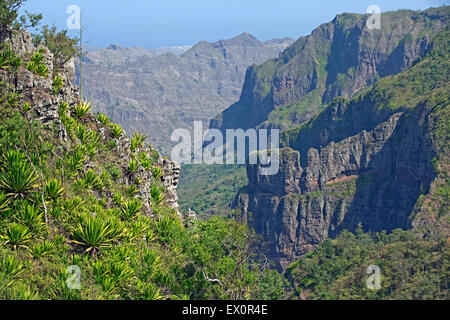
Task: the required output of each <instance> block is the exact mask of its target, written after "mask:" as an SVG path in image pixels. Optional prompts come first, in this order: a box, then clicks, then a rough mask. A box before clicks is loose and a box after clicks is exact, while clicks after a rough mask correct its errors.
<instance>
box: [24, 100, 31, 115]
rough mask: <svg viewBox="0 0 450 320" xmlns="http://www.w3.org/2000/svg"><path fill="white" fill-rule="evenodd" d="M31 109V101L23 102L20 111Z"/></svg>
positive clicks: (26, 111)
mask: <svg viewBox="0 0 450 320" xmlns="http://www.w3.org/2000/svg"><path fill="white" fill-rule="evenodd" d="M31 109H32V106H31V103H29V102H25V103H24V104H23V105H22V111H23V112H24V113H28V112H30V110H31Z"/></svg>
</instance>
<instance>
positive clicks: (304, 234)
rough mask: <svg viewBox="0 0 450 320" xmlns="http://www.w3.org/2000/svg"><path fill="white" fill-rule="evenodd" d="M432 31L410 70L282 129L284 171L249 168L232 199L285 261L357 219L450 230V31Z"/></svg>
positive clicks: (376, 226) (366, 224)
mask: <svg viewBox="0 0 450 320" xmlns="http://www.w3.org/2000/svg"><path fill="white" fill-rule="evenodd" d="M433 39H434V40H433V41H431V40H430V45H429V46H428V49H427V51H426V55H425V56H424V57H423V58H420V59H418V60H416V61H415V62H414V63H412V67H410V68H409V69H407V70H406V71H404V72H402V73H400V74H398V75H396V76H388V77H385V78H383V79H381V80H379V81H378V82H377V83H375V84H374V85H373V86H372V87H369V88H367V89H366V90H363V91H362V92H360V93H359V94H357V95H356V96H355V97H354V98H352V99H350V100H349V99H346V98H337V99H334V100H333V101H332V102H331V103H330V104H329V105H328V106H326V108H325V109H324V111H322V112H321V113H320V114H319V115H317V116H316V117H314V118H313V119H311V120H310V121H309V122H307V123H306V124H304V125H303V126H301V127H299V128H296V129H293V130H291V131H287V132H285V133H284V134H283V136H282V146H283V147H284V148H283V149H281V166H280V171H279V173H278V174H277V175H275V176H261V175H260V173H259V172H260V170H259V167H258V166H248V167H247V175H248V179H249V184H248V186H247V187H246V188H245V189H243V190H242V191H241V193H240V194H239V195H238V196H237V198H236V200H235V207H237V208H240V210H241V212H242V214H243V219H244V221H246V222H247V223H248V224H249V226H250V227H252V228H255V230H256V231H257V232H258V233H260V234H262V235H263V237H264V239H265V240H266V241H267V243H268V246H269V251H268V253H269V255H270V257H271V258H272V259H273V260H275V261H276V262H277V263H278V266H279V268H284V267H286V266H287V265H288V264H289V263H290V262H292V261H294V260H296V259H297V258H298V257H300V256H301V255H303V254H305V253H306V252H308V251H311V250H312V249H313V248H314V247H315V246H316V245H317V244H319V243H321V242H323V241H324V240H325V239H327V238H328V237H335V236H336V235H338V234H339V233H340V232H341V231H343V230H344V229H348V230H355V229H356V227H357V225H358V224H359V223H361V224H362V227H363V228H364V230H366V231H377V232H378V231H382V230H387V231H391V230H393V229H395V228H403V229H409V228H414V230H415V232H416V233H418V234H421V235H423V236H426V237H428V238H430V239H433V240H439V239H442V238H444V239H446V238H447V237H448V236H449V235H450V234H449V233H450V226H449V223H450V220H449V218H450V217H449V212H450V210H449V205H450V201H449V196H448V195H449V188H450V181H449V176H448V172H449V163H450V150H449V145H450V143H449V141H450V139H449V138H450V131H449V127H448V124H449V123H450V118H449V116H450V108H449V107H450V106H449V92H450V87H449V74H450V73H449V71H450V70H449V65H450V55H449V42H450V33H449V31H448V30H446V31H443V32H441V33H439V34H438V36H437V37H435V38H433Z"/></svg>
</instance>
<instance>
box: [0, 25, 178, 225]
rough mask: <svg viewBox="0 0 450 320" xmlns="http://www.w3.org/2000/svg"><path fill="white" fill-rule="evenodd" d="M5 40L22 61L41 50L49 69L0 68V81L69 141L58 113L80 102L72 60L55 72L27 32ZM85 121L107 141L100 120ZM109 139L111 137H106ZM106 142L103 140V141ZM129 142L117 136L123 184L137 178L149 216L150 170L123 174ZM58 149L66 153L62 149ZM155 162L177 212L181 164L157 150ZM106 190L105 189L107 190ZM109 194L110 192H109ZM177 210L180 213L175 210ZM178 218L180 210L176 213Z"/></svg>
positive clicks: (167, 197)
mask: <svg viewBox="0 0 450 320" xmlns="http://www.w3.org/2000/svg"><path fill="white" fill-rule="evenodd" d="M5 43H6V44H8V45H9V46H10V48H11V49H12V50H13V51H14V52H15V54H16V55H18V56H19V57H20V58H21V59H22V60H23V61H24V63H27V62H28V61H29V59H30V54H32V53H33V52H35V51H37V50H38V49H43V50H42V52H43V60H42V61H43V63H45V66H46V67H47V69H48V75H47V76H40V75H37V74H34V73H33V72H31V71H29V70H27V69H26V68H19V69H18V70H17V72H9V71H8V70H3V69H0V81H2V82H3V83H7V84H8V85H10V86H12V87H13V88H14V90H15V91H16V92H18V94H19V96H20V99H21V101H22V102H23V103H26V102H28V103H30V105H31V108H32V111H33V115H34V119H35V120H38V121H39V122H40V123H41V124H42V125H43V126H44V127H48V128H52V129H54V128H56V130H57V132H58V135H59V138H60V139H61V144H62V145H64V144H65V143H71V141H70V140H71V138H70V137H69V135H68V133H67V132H66V129H65V127H64V126H63V124H62V121H61V116H60V114H59V111H58V108H59V106H60V104H61V103H63V102H65V103H67V104H68V105H69V110H67V115H69V116H70V115H71V114H73V107H74V106H75V105H76V104H77V103H78V102H79V89H78V87H76V86H74V85H72V82H73V79H74V76H75V61H74V59H71V60H69V61H68V62H67V63H65V64H64V65H63V66H61V67H59V69H58V72H57V73H56V71H55V70H54V69H53V66H54V57H53V54H52V53H51V52H50V51H49V50H48V49H47V48H45V47H41V48H35V47H34V46H33V42H32V38H31V35H30V34H29V33H28V32H26V31H16V32H12V33H11V36H10V37H8V38H7V39H5ZM56 74H58V75H59V76H61V77H62V79H63V81H64V83H65V85H64V86H63V87H62V88H61V90H60V92H58V94H53V93H52V89H53V78H54V77H55V75H56ZM85 122H86V123H91V124H92V125H93V126H94V127H95V128H93V129H96V130H98V131H99V132H100V133H101V135H102V139H103V140H104V141H106V138H107V136H106V135H107V133H106V132H105V129H104V128H101V124H100V121H99V120H98V119H97V118H96V117H95V116H94V115H92V114H88V115H86V119H85ZM108 138H110V137H108ZM105 143H106V142H105ZM130 146H131V141H130V138H128V137H127V135H126V134H125V132H124V133H123V134H122V135H121V136H120V137H118V138H115V155H116V158H117V159H115V160H118V161H117V162H118V163H120V164H121V167H120V170H121V171H122V172H123V173H125V174H124V178H123V180H122V181H121V183H123V184H124V185H126V186H129V185H132V184H133V183H134V182H135V181H136V179H139V180H140V185H139V191H138V196H139V197H140V198H141V200H142V203H143V210H144V213H145V214H147V215H151V214H152V212H153V210H152V207H151V200H150V199H151V194H150V192H151V185H152V179H153V175H152V172H151V171H150V170H145V169H144V168H142V167H139V170H138V172H136V173H133V174H126V173H127V171H128V163H129V161H130V160H131V159H132V158H133V156H132V152H131V148H130ZM138 151H145V152H148V153H150V152H152V151H155V150H154V149H153V148H152V147H151V146H145V147H142V148H141V149H140V150H138ZM61 152H63V153H64V152H65V151H64V150H61ZM155 162H156V163H155V165H156V166H158V167H160V168H161V169H162V172H163V174H162V176H161V177H160V178H159V179H160V183H161V184H162V185H163V186H164V188H165V191H164V199H165V200H164V201H165V202H166V204H167V205H169V206H170V207H172V208H174V209H175V210H177V211H178V207H179V206H178V195H177V192H176V189H177V186H178V178H179V176H180V165H179V164H178V163H176V162H174V161H170V160H169V159H167V158H164V157H163V156H162V155H160V154H159V153H158V159H157V160H156V161H155ZM89 169H95V166H94V165H93V163H91V162H89V161H85V165H84V171H86V170H89ZM106 192H107V191H106ZM111 196H112V195H111ZM178 213H179V212H178ZM179 215H180V217H181V213H179Z"/></svg>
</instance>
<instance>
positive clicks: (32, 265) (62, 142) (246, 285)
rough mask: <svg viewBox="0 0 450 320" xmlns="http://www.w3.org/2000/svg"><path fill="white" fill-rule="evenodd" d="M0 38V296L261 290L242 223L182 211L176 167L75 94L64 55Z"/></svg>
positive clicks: (20, 34)
mask: <svg viewBox="0 0 450 320" xmlns="http://www.w3.org/2000/svg"><path fill="white" fill-rule="evenodd" d="M0 10H2V11H1V14H2V15H3V14H4V11H3V10H6V9H5V8H3V7H2V8H1V9H0ZM2 30H3V29H2ZM0 39H3V40H2V41H1V42H0V299H2V300H5V299H6V300H8V299H13V300H30V299H43V300H50V299H56V300H79V299H92V300H95V299H126V300H161V299H244V298H249V297H255V296H257V295H261V294H266V293H267V292H269V293H270V291H271V289H269V290H266V289H262V288H260V285H259V283H260V282H261V281H264V280H263V279H264V278H265V277H266V274H267V273H266V272H263V273H261V272H260V268H259V267H257V268H255V269H254V270H252V269H250V265H249V264H250V261H252V264H253V263H254V262H253V261H254V254H253V253H252V252H251V251H250V244H249V242H248V240H249V238H250V234H249V232H248V230H247V229H246V227H245V226H242V225H239V224H237V223H236V222H235V221H233V220H226V219H221V218H213V219H210V220H208V221H204V222H203V221H198V220H195V219H193V217H192V216H191V217H189V216H185V217H183V216H181V215H180V212H178V210H177V208H178V206H177V193H176V187H177V181H178V176H179V171H180V168H179V166H178V165H177V164H176V163H174V162H172V161H170V160H168V159H167V158H165V157H162V156H161V155H160V154H159V153H158V152H157V151H156V150H155V149H154V148H152V147H151V146H149V145H147V144H145V143H144V141H143V140H145V139H144V138H143V136H141V135H135V136H133V138H131V139H130V138H128V137H127V136H126V135H125V132H124V131H123V130H122V129H121V127H119V126H118V125H117V124H114V123H111V122H110V121H109V120H108V119H107V117H105V116H104V115H98V116H94V115H93V114H92V113H91V112H90V110H89V105H88V104H86V103H80V102H79V101H78V94H79V91H78V88H76V87H74V86H72V85H71V82H72V80H73V76H74V71H75V70H74V60H73V59H72V60H71V61H69V62H68V63H66V64H64V65H62V66H59V65H58V64H57V62H58V61H57V59H56V58H55V56H54V54H53V53H54V52H55V51H53V52H51V51H50V50H49V49H48V48H46V47H44V46H42V47H39V48H36V47H34V46H33V44H32V38H31V36H30V34H29V33H27V32H25V31H17V32H14V33H12V35H11V37H9V36H8V35H4V34H1V35H0ZM60 41H61V39H60ZM54 65H58V66H59V67H58V68H53V67H54ZM59 77H60V78H59ZM55 79H59V80H58V81H55ZM60 80H61V81H60ZM261 267H263V266H262V265H261ZM276 276H278V277H280V276H279V275H276ZM208 277H214V279H218V281H220V283H221V285H220V286H217V285H216V283H215V282H211V281H210V280H209V278H208ZM271 277H272V278H273V272H272V275H271ZM276 297H279V295H278V296H276Z"/></svg>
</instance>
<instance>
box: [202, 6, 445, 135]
mask: <svg viewBox="0 0 450 320" xmlns="http://www.w3.org/2000/svg"><path fill="white" fill-rule="evenodd" d="M449 12H450V8H449V7H441V8H431V9H428V10H425V11H422V12H415V11H408V10H401V11H395V12H388V13H384V14H382V18H381V29H379V30H377V29H373V30H369V29H368V28H366V20H367V18H368V15H358V14H350V13H344V14H341V15H338V16H337V17H336V18H335V19H334V20H333V21H331V22H330V23H326V24H323V25H321V26H319V27H318V28H317V29H315V30H314V31H313V32H312V33H311V35H309V36H306V37H301V38H299V39H298V40H297V41H296V42H295V43H294V44H292V45H291V46H289V47H288V48H287V49H286V50H285V51H284V52H283V53H282V54H281V55H280V56H279V57H278V58H275V59H271V60H268V61H266V62H265V63H263V64H261V65H258V66H252V67H250V68H249V69H248V70H247V73H246V76H245V83H244V86H243V89H242V93H241V97H240V99H239V101H238V102H237V103H235V104H233V105H232V106H231V107H229V108H228V109H226V110H225V111H224V112H223V113H222V114H221V115H219V116H217V117H216V118H215V119H214V120H212V121H211V124H210V126H211V127H213V128H219V129H222V130H225V129H226V128H243V129H246V128H252V127H277V128H281V129H283V130H286V129H289V128H292V127H295V126H298V125H300V124H302V123H304V122H305V121H307V120H309V119H310V118H311V117H312V116H313V115H314V114H316V113H317V112H319V111H320V110H321V109H322V107H323V105H324V104H326V103H329V102H331V101H332V100H333V98H335V97H338V96H343V97H347V98H349V97H352V96H353V95H354V94H355V93H356V92H357V91H358V90H360V89H362V88H364V87H365V86H367V85H371V84H373V83H374V82H375V81H376V80H378V79H379V78H381V77H384V76H388V75H393V74H396V73H398V72H400V71H402V70H404V69H405V68H407V67H408V66H410V65H411V64H412V62H413V61H414V60H415V59H417V58H418V57H420V56H422V55H423V54H424V52H425V51H426V49H427V47H428V44H429V42H430V38H431V37H432V36H433V35H435V34H436V33H437V32H438V31H439V30H442V28H443V27H445V26H446V25H447V23H448V17H449Z"/></svg>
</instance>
